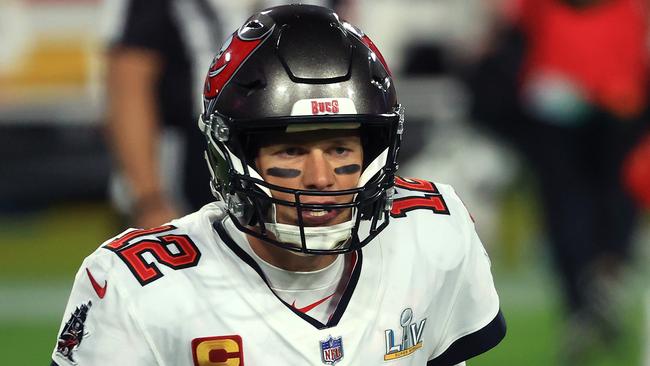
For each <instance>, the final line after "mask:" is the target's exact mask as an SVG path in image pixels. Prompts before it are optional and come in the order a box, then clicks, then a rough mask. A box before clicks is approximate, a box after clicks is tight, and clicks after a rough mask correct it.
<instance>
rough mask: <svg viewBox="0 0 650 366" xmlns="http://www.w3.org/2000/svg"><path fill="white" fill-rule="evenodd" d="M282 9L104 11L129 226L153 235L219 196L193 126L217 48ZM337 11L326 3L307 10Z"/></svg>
mask: <svg viewBox="0 0 650 366" xmlns="http://www.w3.org/2000/svg"><path fill="white" fill-rule="evenodd" d="M281 3H286V1H284V2H283V1H264V0H241V1H223V0H192V1H186V0H120V1H108V2H106V4H105V6H106V11H105V19H106V24H107V27H106V36H107V39H108V59H107V62H108V69H107V84H106V86H107V96H108V104H107V125H108V132H109V133H108V136H109V143H110V147H111V149H112V151H113V154H114V156H115V160H116V163H117V168H118V169H117V170H116V174H114V176H113V177H114V179H113V184H112V185H111V194H112V197H113V200H114V202H115V203H116V207H117V208H118V209H119V210H120V212H122V213H123V214H125V215H126V216H127V217H128V221H130V223H131V225H135V226H137V227H144V228H148V227H154V226H157V225H160V224H162V223H164V222H166V221H168V220H170V219H171V218H173V217H177V216H179V215H181V214H183V213H186V212H191V211H194V210H197V209H199V208H200V207H202V206H203V205H204V204H206V203H208V202H210V201H212V200H213V199H214V197H213V196H212V193H211V191H210V187H209V184H208V182H209V177H208V173H207V171H206V169H205V166H204V161H203V159H202V158H200V157H201V156H203V150H204V143H205V142H204V138H203V137H202V136H201V134H200V132H199V130H198V128H197V127H196V121H195V120H196V116H198V114H199V111H200V110H201V105H200V103H202V99H201V98H200V94H199V91H200V90H201V88H200V85H202V84H203V80H204V79H205V75H204V73H205V72H204V71H205V70H207V68H208V66H209V62H210V60H211V59H212V56H213V55H214V53H215V52H216V51H217V50H215V49H214V45H220V44H222V43H223V42H224V41H225V40H226V38H227V37H228V36H229V32H231V31H232V29H237V28H238V27H239V25H240V24H241V23H243V22H244V20H245V19H246V17H247V16H248V14H250V13H251V12H254V11H256V10H258V9H262V8H264V7H268V6H272V5H279V4H281ZM311 3H315V4H319V5H329V6H332V5H334V4H332V3H331V2H328V1H311Z"/></svg>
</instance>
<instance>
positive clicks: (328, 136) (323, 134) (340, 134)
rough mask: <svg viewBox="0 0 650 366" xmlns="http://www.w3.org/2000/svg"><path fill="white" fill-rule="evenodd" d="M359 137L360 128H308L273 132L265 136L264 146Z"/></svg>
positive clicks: (355, 139)
mask: <svg viewBox="0 0 650 366" xmlns="http://www.w3.org/2000/svg"><path fill="white" fill-rule="evenodd" d="M338 139H340V140H352V141H357V140H358V139H359V129H356V128H355V129H308V130H299V131H296V130H293V131H292V132H272V133H269V134H267V135H265V136H264V139H263V141H261V142H262V146H270V145H276V144H286V143H316V142H319V141H329V140H338Z"/></svg>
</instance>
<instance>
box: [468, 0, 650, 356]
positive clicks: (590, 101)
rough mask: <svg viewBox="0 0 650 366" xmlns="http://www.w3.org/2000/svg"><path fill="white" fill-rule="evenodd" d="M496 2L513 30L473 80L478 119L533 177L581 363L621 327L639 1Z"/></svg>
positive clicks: (638, 89) (642, 12)
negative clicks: (516, 151)
mask: <svg viewBox="0 0 650 366" xmlns="http://www.w3.org/2000/svg"><path fill="white" fill-rule="evenodd" d="M499 5H501V6H504V8H503V10H505V15H506V17H508V20H509V21H510V22H511V26H512V28H509V29H508V28H507V27H506V28H504V29H502V34H504V36H505V38H504V41H505V42H506V43H504V44H503V45H502V47H501V48H499V49H498V51H497V53H495V54H493V55H491V57H492V59H491V60H487V61H486V62H484V63H483V65H482V67H483V68H479V69H478V71H477V73H476V74H475V76H474V79H473V82H474V83H475V84H474V91H475V92H476V104H475V112H476V113H477V117H478V119H480V120H482V121H484V122H486V123H488V124H489V125H490V126H491V127H493V128H494V129H495V130H496V131H497V132H498V133H499V134H500V135H501V136H504V137H506V138H507V139H508V140H510V141H511V142H512V143H513V144H514V146H516V147H517V148H518V149H519V151H521V152H522V153H523V156H525V157H526V158H527V160H528V161H529V162H530V164H531V167H532V169H533V170H534V172H535V174H536V178H537V186H538V191H539V194H540V198H541V204H542V209H543V219H544V223H545V227H546V230H547V231H546V233H547V235H548V242H549V244H550V245H551V251H552V252H551V253H552V258H553V263H554V266H555V268H556V269H557V270H558V272H559V274H560V276H559V277H560V280H561V287H562V290H563V293H564V300H565V305H566V309H567V310H568V317H567V324H566V327H565V329H564V332H563V333H562V335H561V337H562V339H563V354H564V357H565V358H566V361H568V362H569V364H576V362H577V364H582V363H584V362H585V357H586V355H587V353H588V352H590V351H591V350H592V347H593V346H595V345H596V344H597V340H600V341H604V342H605V343H603V344H609V343H611V342H613V341H614V340H616V338H617V337H618V335H619V334H618V333H619V332H620V328H621V321H622V320H621V319H622V314H621V309H619V307H617V306H616V305H617V301H620V300H621V299H619V298H617V297H618V296H619V294H617V290H618V288H619V287H620V284H619V281H620V280H621V275H622V271H623V269H624V265H625V264H626V262H627V261H628V259H629V256H630V246H631V244H632V240H633V236H634V233H635V227H636V224H637V218H638V208H637V207H636V204H635V202H634V201H633V199H632V197H631V196H630V194H629V192H628V191H627V190H626V189H625V187H624V184H623V182H624V181H623V162H624V160H625V158H626V156H627V155H628V153H629V152H630V150H631V149H632V147H633V146H634V144H635V143H636V141H637V140H638V139H639V137H640V136H641V131H642V129H643V124H644V123H645V119H647V117H646V112H647V111H646V109H647V100H648V93H647V88H648V66H649V65H648V40H647V35H648V12H647V4H646V2H644V1H642V0H515V1H510V2H502V3H501V4H499ZM491 71H493V73H491ZM490 73H491V74H490Z"/></svg>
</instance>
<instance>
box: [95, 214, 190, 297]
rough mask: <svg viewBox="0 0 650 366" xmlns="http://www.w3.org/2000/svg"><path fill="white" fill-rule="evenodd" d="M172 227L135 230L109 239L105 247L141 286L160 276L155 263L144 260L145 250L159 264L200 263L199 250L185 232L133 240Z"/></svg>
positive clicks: (181, 264) (184, 264)
mask: <svg viewBox="0 0 650 366" xmlns="http://www.w3.org/2000/svg"><path fill="white" fill-rule="evenodd" d="M172 229H176V227H175V226H172V225H165V226H161V227H159V228H155V229H149V230H134V231H131V232H129V233H127V234H125V235H123V236H121V237H119V238H117V239H115V240H113V241H111V242H110V243H108V244H106V245H105V246H104V248H106V249H108V250H111V251H113V252H115V253H116V254H117V255H118V256H119V257H120V259H122V261H124V263H125V264H126V266H127V267H128V268H129V269H130V270H131V273H133V275H134V276H135V278H137V279H138V281H139V282H140V284H141V285H142V286H144V285H147V284H149V283H151V282H153V281H155V280H157V279H159V278H160V277H162V276H163V274H162V272H161V271H160V269H159V268H158V266H157V265H156V264H155V263H149V262H147V261H146V260H145V259H144V257H143V255H144V253H150V254H151V255H152V256H153V257H154V258H155V259H156V261H157V262H158V263H162V264H164V265H166V266H167V267H169V268H173V269H182V268H189V267H194V266H196V265H197V264H198V263H199V259H200V258H201V253H200V252H199V249H198V248H197V247H196V244H194V242H192V240H191V239H190V238H189V237H188V236H187V235H176V234H167V235H163V236H159V237H157V238H156V239H157V240H151V239H144V240H139V241H135V240H136V239H137V238H140V237H143V236H145V235H151V234H157V233H161V232H165V231H169V230H172Z"/></svg>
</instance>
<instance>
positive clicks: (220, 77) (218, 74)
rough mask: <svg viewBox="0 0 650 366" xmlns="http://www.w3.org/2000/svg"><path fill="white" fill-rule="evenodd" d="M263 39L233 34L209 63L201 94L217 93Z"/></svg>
mask: <svg viewBox="0 0 650 366" xmlns="http://www.w3.org/2000/svg"><path fill="white" fill-rule="evenodd" d="M269 33H270V32H269ZM269 33H267V34H269ZM263 40H264V39H263V38H258V39H251V40H243V39H241V38H239V35H237V34H233V35H232V36H231V37H230V38H229V39H228V40H227V41H226V43H225V44H224V45H223V47H222V48H221V50H220V51H219V53H218V54H217V55H216V56H215V57H214V59H213V60H212V63H211V64H210V69H209V70H208V75H207V77H206V78H205V88H204V91H203V96H204V97H205V98H206V99H212V98H215V97H216V96H217V95H219V93H220V92H221V90H222V89H223V87H224V86H225V85H226V83H227V82H228V81H229V80H230V78H231V77H232V76H233V75H234V74H235V72H236V71H237V70H238V69H239V66H240V65H241V64H242V63H243V62H244V60H246V58H248V56H249V55H250V54H252V53H253V51H254V50H255V48H256V47H257V46H258V45H259V44H260V43H262V41H263Z"/></svg>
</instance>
